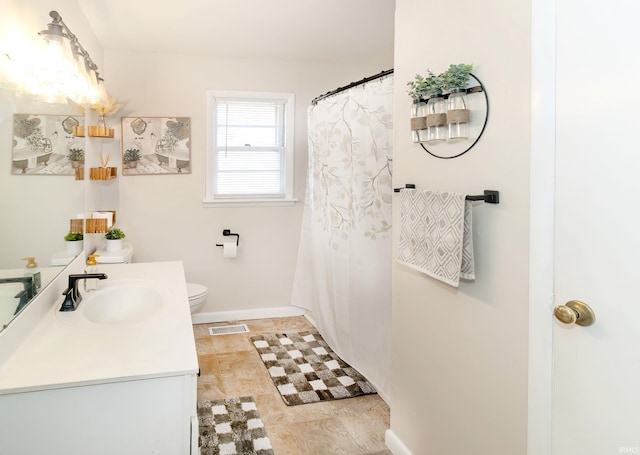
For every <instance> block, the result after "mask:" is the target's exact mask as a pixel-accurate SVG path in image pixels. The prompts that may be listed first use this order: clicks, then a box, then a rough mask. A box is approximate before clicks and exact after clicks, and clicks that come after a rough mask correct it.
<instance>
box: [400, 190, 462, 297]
mask: <svg viewBox="0 0 640 455" xmlns="http://www.w3.org/2000/svg"><path fill="white" fill-rule="evenodd" d="M471 227H472V224H471V201H466V200H465V195H464V194H459V193H440V192H437V191H428V190H416V189H403V190H402V193H401V198H400V240H399V242H398V251H397V260H398V262H399V263H401V264H404V265H406V266H408V267H411V268H413V269H416V270H419V271H420V272H422V273H425V274H427V275H429V276H431V277H433V278H436V279H438V280H440V281H443V282H445V283H447V284H449V285H451V286H454V287H458V284H459V281H460V278H465V279H468V280H474V279H475V271H474V265H473V238H472V230H471Z"/></svg>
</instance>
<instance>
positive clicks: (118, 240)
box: [104, 227, 126, 253]
mask: <svg viewBox="0 0 640 455" xmlns="http://www.w3.org/2000/svg"><path fill="white" fill-rule="evenodd" d="M125 237H126V235H125V233H124V232H122V230H120V229H118V228H117V227H111V229H109V230H108V231H107V232H106V234H105V235H104V238H105V239H106V243H107V251H108V252H110V253H117V252H118V251H120V250H122V239H124V238H125Z"/></svg>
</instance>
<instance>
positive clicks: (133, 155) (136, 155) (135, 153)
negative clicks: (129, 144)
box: [122, 148, 142, 169]
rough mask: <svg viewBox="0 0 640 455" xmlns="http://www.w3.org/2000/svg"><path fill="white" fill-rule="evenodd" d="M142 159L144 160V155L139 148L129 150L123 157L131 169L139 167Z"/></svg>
mask: <svg viewBox="0 0 640 455" xmlns="http://www.w3.org/2000/svg"><path fill="white" fill-rule="evenodd" d="M140 158H142V155H140V150H138V149H137V148H130V149H127V150H126V151H125V152H124V154H123V155H122V161H123V162H124V164H125V166H126V167H128V168H129V169H133V168H135V167H136V166H137V165H138V161H140Z"/></svg>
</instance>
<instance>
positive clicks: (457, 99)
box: [447, 88, 470, 142]
mask: <svg viewBox="0 0 640 455" xmlns="http://www.w3.org/2000/svg"><path fill="white" fill-rule="evenodd" d="M469 119H470V111H469V109H467V90H466V89H464V88H456V89H453V90H451V92H450V93H449V98H448V99H447V123H448V124H449V142H460V141H464V140H467V139H469Z"/></svg>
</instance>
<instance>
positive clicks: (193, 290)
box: [187, 283, 209, 314]
mask: <svg viewBox="0 0 640 455" xmlns="http://www.w3.org/2000/svg"><path fill="white" fill-rule="evenodd" d="M187 294H188V295H189V309H190V310H191V314H194V313H197V312H198V311H200V310H201V309H202V307H203V306H204V304H205V303H207V295H208V294H209V290H208V289H207V287H206V286H203V285H202V284H196V283H187Z"/></svg>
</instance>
